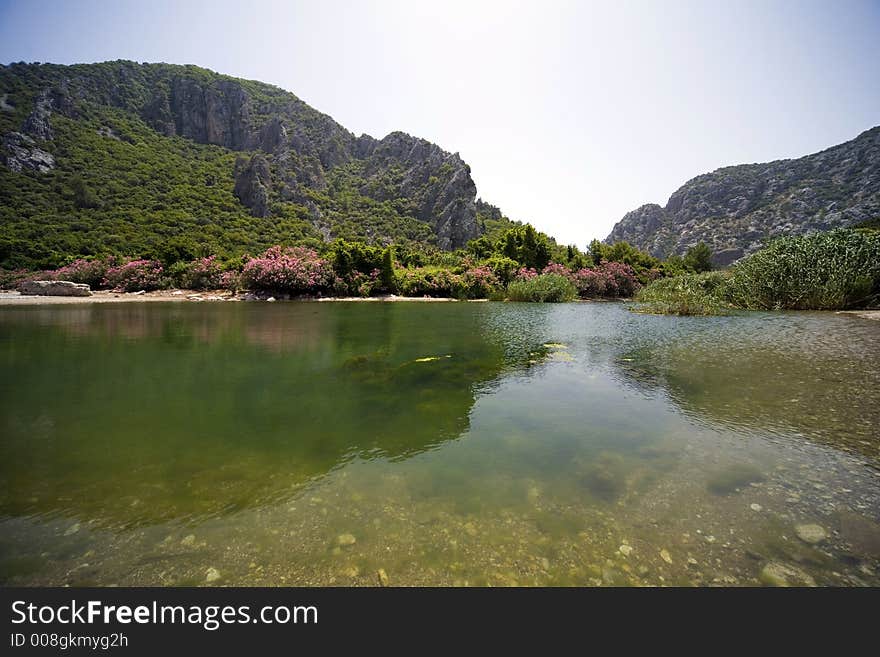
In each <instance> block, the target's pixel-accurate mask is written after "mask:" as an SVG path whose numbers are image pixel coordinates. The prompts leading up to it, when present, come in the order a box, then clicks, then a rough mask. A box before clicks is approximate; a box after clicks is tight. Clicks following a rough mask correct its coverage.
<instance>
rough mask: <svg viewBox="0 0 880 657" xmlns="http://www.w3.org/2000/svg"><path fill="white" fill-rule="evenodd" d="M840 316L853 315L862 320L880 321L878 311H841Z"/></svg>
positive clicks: (879, 311) (879, 312)
mask: <svg viewBox="0 0 880 657" xmlns="http://www.w3.org/2000/svg"><path fill="white" fill-rule="evenodd" d="M839 314H840V315H855V316H856V317H862V318H864V319H875V320H878V321H880V310H841V311H840V313H839Z"/></svg>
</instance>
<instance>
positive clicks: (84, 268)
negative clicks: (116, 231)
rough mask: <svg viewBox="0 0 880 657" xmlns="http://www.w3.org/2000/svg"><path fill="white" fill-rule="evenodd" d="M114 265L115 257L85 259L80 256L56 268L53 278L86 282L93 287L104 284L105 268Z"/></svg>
mask: <svg viewBox="0 0 880 657" xmlns="http://www.w3.org/2000/svg"><path fill="white" fill-rule="evenodd" d="M115 265H116V259H115V258H105V259H95V260H87V259H84V258H80V259H79V260H74V261H73V262H71V263H70V264H69V265H65V266H64V267H61V268H59V269H56V270H55V272H54V275H53V278H55V279H56V280H59V281H73V282H74V283H86V284H87V285H89V286H90V287H91V288H93V289H97V288H99V287H102V286H104V280H105V279H106V278H107V270H108V269H110V268H111V267H113V266H115Z"/></svg>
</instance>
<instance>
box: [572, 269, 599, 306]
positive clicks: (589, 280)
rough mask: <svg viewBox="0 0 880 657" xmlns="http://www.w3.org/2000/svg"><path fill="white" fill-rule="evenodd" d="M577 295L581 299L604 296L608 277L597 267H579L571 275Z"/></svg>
mask: <svg viewBox="0 0 880 657" xmlns="http://www.w3.org/2000/svg"><path fill="white" fill-rule="evenodd" d="M572 282H573V283H574V286H575V288H577V291H578V296H579V297H580V298H582V299H589V298H591V297H601V296H605V291H606V290H607V288H608V277H607V276H606V275H605V273H604V272H602V271H600V270H598V269H580V270H578V271H576V272H575V273H574V275H573V277H572Z"/></svg>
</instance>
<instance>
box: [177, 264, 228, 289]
mask: <svg viewBox="0 0 880 657" xmlns="http://www.w3.org/2000/svg"><path fill="white" fill-rule="evenodd" d="M222 277H223V268H222V266H221V265H220V263H219V262H217V256H209V257H207V258H200V259H198V260H194V261H193V262H190V263H187V264H186V269H185V270H184V272H183V275H182V276H181V281H180V282H181V287H185V288H188V289H190V290H216V289H218V288H220V287H224V286H223V282H222Z"/></svg>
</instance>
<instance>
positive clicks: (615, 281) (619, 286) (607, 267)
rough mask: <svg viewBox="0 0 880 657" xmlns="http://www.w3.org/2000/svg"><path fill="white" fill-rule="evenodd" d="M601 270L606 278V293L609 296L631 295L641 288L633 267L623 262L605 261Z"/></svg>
mask: <svg viewBox="0 0 880 657" xmlns="http://www.w3.org/2000/svg"><path fill="white" fill-rule="evenodd" d="M599 270H600V271H601V272H602V273H603V274H604V275H605V278H606V282H607V284H606V291H605V295H606V296H609V297H631V296H632V295H633V294H635V293H636V291H637V290H638V289H639V282H638V281H637V280H636V275H635V272H634V271H633V268H632V267H630V266H629V265H627V264H625V263H622V262H613V261H609V262H603V263H602V264H601V265H599Z"/></svg>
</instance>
